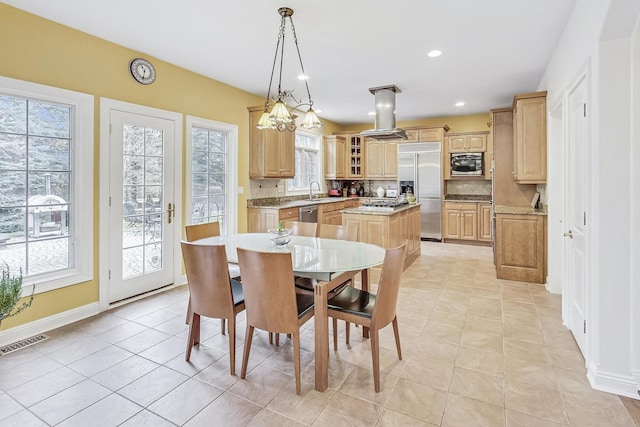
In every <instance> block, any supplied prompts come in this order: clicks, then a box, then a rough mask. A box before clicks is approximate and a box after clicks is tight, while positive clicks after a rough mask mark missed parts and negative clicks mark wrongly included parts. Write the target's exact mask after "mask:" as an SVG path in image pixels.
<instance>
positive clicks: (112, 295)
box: [104, 110, 176, 303]
mask: <svg viewBox="0 0 640 427" xmlns="http://www.w3.org/2000/svg"><path fill="white" fill-rule="evenodd" d="M174 126H175V123H174V122H173V121H172V120H167V119H162V118H157V117H150V116H145V115H141V114H133V113H128V112H123V111H116V110H111V112H110V129H111V131H110V137H109V138H110V146H109V157H110V164H109V188H110V191H109V193H110V194H109V197H110V206H109V235H108V236H104V237H105V238H108V239H109V286H108V301H109V303H113V302H116V301H120V300H123V299H126V298H130V297H133V296H136V295H139V294H143V293H145V292H148V291H151V290H154V289H158V288H161V287H163V286H166V285H169V284H171V283H172V282H173V277H174V272H173V268H174V260H173V236H174V230H173V229H174V227H175V223H176V221H175V220H174V215H175V202H174V186H173V181H174V180H173V174H174V163H173V162H174V160H173V153H174V149H173V145H174V143H175V141H174Z"/></svg>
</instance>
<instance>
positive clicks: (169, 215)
mask: <svg viewBox="0 0 640 427" xmlns="http://www.w3.org/2000/svg"><path fill="white" fill-rule="evenodd" d="M175 216H176V207H175V205H174V204H173V203H169V205H168V206H167V221H168V223H169V224H171V218H172V217H175Z"/></svg>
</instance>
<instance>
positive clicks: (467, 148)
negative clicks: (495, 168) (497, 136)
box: [447, 132, 489, 153]
mask: <svg viewBox="0 0 640 427" xmlns="http://www.w3.org/2000/svg"><path fill="white" fill-rule="evenodd" d="M488 133H489V132H465V133H450V134H449V135H448V137H447V141H448V143H447V146H448V148H449V153H466V152H474V153H484V152H485V151H487V135H488Z"/></svg>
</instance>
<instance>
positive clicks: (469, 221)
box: [443, 202, 478, 240]
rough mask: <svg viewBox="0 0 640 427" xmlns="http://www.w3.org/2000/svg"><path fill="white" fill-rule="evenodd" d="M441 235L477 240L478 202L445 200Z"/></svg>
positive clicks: (449, 237) (446, 237)
mask: <svg viewBox="0 0 640 427" xmlns="http://www.w3.org/2000/svg"><path fill="white" fill-rule="evenodd" d="M443 237H444V238H445V239H457V240H478V204H477V203H471V202H465V203H452V202H445V203H444V233H443Z"/></svg>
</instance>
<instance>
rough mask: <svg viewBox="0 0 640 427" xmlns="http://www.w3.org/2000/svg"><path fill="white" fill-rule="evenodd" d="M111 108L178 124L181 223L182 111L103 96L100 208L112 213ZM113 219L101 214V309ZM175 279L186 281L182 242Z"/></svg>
mask: <svg viewBox="0 0 640 427" xmlns="http://www.w3.org/2000/svg"><path fill="white" fill-rule="evenodd" d="M111 110H118V111H124V112H128V113H133V114H141V115H145V116H152V117H158V118H162V119H166V120H171V121H173V122H174V123H175V127H174V141H175V144H174V151H173V158H174V160H175V165H174V176H173V180H174V203H175V205H176V210H175V218H174V221H175V222H176V223H177V224H182V209H180V208H179V207H178V206H177V205H178V204H180V203H181V202H182V117H183V116H182V114H181V113H177V112H173V111H166V110H160V109H158V108H153V107H146V106H144V105H137V104H131V103H128V102H123V101H118V100H114V99H109V98H100V200H99V204H98V205H99V211H100V212H108V210H109V193H110V190H109V163H110V150H109V139H110V138H109V125H110V113H111ZM108 235H109V218H108V215H101V216H100V227H99V236H100V239H99V241H100V249H99V250H100V256H99V264H98V265H99V266H100V271H99V283H100V289H99V303H100V309H101V310H106V309H108V308H109V298H108V289H107V286H108V283H109V271H108V268H107V266H108V265H109V239H108V238H107V236H108ZM181 236H182V227H181V226H178V227H174V236H173V238H174V242H179V241H180V239H181ZM173 260H174V261H173V282H174V283H177V282H179V283H183V281H184V276H183V275H182V252H181V251H180V245H174V250H173Z"/></svg>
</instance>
